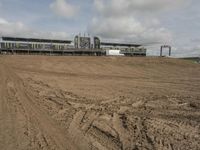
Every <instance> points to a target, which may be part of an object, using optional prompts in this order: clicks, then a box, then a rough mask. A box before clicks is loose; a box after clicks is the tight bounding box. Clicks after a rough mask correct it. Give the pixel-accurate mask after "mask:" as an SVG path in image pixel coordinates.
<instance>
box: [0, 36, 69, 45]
mask: <svg viewBox="0 0 200 150" xmlns="http://www.w3.org/2000/svg"><path fill="white" fill-rule="evenodd" d="M2 40H3V41H15V42H42V43H58V44H70V43H71V42H72V41H70V40H52V39H35V38H16V37H2Z"/></svg>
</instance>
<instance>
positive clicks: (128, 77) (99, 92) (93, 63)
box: [0, 56, 200, 150]
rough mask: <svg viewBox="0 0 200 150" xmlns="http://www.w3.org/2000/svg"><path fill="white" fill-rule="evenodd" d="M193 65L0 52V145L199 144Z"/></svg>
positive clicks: (199, 85)
mask: <svg viewBox="0 0 200 150" xmlns="http://www.w3.org/2000/svg"><path fill="white" fill-rule="evenodd" d="M199 75H200V66H199V65H198V64H192V62H190V61H185V60H178V59H167V58H125V57H45V56H1V57H0V83H1V84H0V147H1V149H8V150H13V149H19V150H22V149H46V150H47V149H48V150H49V149H56V150H57V149H59V150H60V149H63V150H66V149H69V150H75V149H77V150H78V149H86V150H88V149H97V150H98V149H99V150H104V149H105V150H106V149H107V150H109V149H113V150H117V149H119V150H120V149H123V150H128V149H141V150H143V149H149V150H152V149H159V150H160V149H162V150H164V149H171V150H173V149H181V150H182V149H194V150H195V149H196V150H197V149H200V142H199V141H200V93H199V91H200V78H199Z"/></svg>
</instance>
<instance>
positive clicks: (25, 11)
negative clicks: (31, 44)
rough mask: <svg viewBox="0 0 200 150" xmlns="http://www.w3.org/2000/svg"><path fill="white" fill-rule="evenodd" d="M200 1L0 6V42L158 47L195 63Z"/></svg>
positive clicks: (28, 1) (51, 0) (6, 2)
mask: <svg viewBox="0 0 200 150" xmlns="http://www.w3.org/2000/svg"><path fill="white" fill-rule="evenodd" d="M199 6H200V1H199V0H0V36H16V37H35V38H36V37H37V38H52V39H54V38H55V39H73V37H74V36H75V35H76V34H78V33H88V34H90V35H97V36H99V37H101V39H102V40H103V41H112V42H126V43H142V44H144V45H145V46H147V47H148V49H149V50H148V54H149V55H158V54H159V47H160V45H162V44H169V45H171V46H172V47H173V56H180V57H182V56H199V57H200V9H199Z"/></svg>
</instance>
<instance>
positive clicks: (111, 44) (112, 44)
mask: <svg viewBox="0 0 200 150" xmlns="http://www.w3.org/2000/svg"><path fill="white" fill-rule="evenodd" d="M101 45H103V46H124V47H140V46H142V45H140V44H125V43H106V42H101Z"/></svg>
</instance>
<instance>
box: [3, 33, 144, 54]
mask: <svg viewBox="0 0 200 150" xmlns="http://www.w3.org/2000/svg"><path fill="white" fill-rule="evenodd" d="M141 46H142V45H140V44H126V43H112V42H111V43H109V42H101V40H100V38H99V37H96V36H95V37H93V38H92V37H90V36H89V35H88V36H81V34H79V35H77V36H75V37H74V45H72V41H71V40H53V39H36V38H17V37H2V38H0V53H1V54H44V55H93V56H102V55H106V54H108V55H110V54H111V53H110V51H114V53H115V54H118V55H122V56H146V49H145V48H143V47H141Z"/></svg>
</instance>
